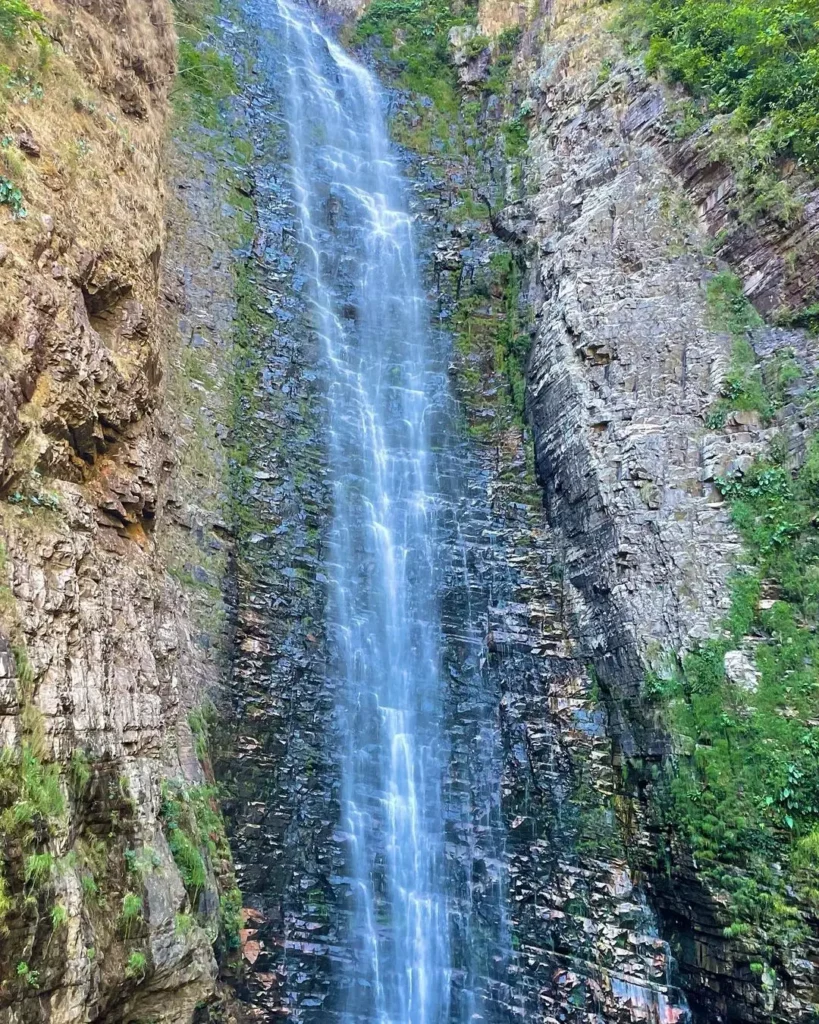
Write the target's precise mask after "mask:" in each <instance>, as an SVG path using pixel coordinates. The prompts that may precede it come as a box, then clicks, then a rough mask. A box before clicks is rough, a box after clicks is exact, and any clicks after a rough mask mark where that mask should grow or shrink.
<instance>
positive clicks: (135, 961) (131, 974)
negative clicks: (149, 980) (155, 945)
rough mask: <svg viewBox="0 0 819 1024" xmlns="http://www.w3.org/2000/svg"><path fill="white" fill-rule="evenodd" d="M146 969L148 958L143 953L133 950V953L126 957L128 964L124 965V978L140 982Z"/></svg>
mask: <svg viewBox="0 0 819 1024" xmlns="http://www.w3.org/2000/svg"><path fill="white" fill-rule="evenodd" d="M147 969H148V958H147V957H146V956H145V954H144V953H140V952H139V951H138V950H134V952H133V953H131V954H130V955H129V956H128V962H127V963H126V964H125V977H126V978H131V979H134V980H136V981H142V979H143V978H144V977H145V973H146V971H147Z"/></svg>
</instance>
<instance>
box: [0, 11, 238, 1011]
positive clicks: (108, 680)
mask: <svg viewBox="0 0 819 1024" xmlns="http://www.w3.org/2000/svg"><path fill="white" fill-rule="evenodd" d="M45 14H46V19H47V20H46V22H45V25H44V30H45V32H46V34H47V36H48V37H50V39H51V40H52V44H51V56H50V61H49V63H48V64H47V65H46V64H38V63H37V59H36V54H37V49H36V47H35V46H34V45H33V43H31V42H30V41H29V40H27V39H25V38H24V39H23V40H21V41H20V43H18V44H17V45H16V46H15V48H14V50H13V52H12V54H11V59H13V60H14V61H17V62H19V64H20V66H21V68H22V69H23V70H22V71H21V72H20V81H21V82H22V83H24V84H22V85H21V86H20V87H19V89H18V91H17V93H16V95H15V96H14V97H13V98H12V101H11V102H10V103H9V106H8V108H7V109H6V110H5V112H4V118H5V121H6V124H7V127H13V128H15V129H20V130H22V131H23V134H22V135H21V136H20V140H21V141H20V143H19V146H20V150H21V152H22V154H23V156H22V157H21V158H19V160H18V162H17V163H15V165H14V166H15V168H16V176H17V178H18V180H19V181H20V183H21V185H22V188H23V193H24V201H25V205H26V207H27V214H28V216H27V218H26V219H19V220H13V219H12V217H11V215H10V212H9V210H8V208H7V207H3V208H2V209H0V218H2V234H3V247H2V261H1V262H2V266H1V267H0V278H2V282H3V287H2V295H0V324H2V331H3V340H4V346H3V354H2V380H1V382H0V387H2V393H3V402H2V423H0V428H1V429H2V437H3V447H2V450H1V451H0V480H2V486H3V497H4V499H5V500H4V501H3V503H2V507H1V509H0V516H1V517H2V531H3V543H4V548H5V551H4V553H5V560H4V570H3V572H4V580H3V582H4V588H3V593H4V598H3V602H2V612H1V613H0V614H1V615H2V620H1V621H2V634H3V640H2V650H3V652H4V654H3V657H2V658H0V666H2V667H1V668H0V674H1V675H2V678H1V679H0V714H2V718H0V730H2V742H3V745H4V747H8V748H11V749H12V750H14V751H16V754H15V755H14V756H13V758H12V762H11V763H4V767H3V772H4V790H3V793H4V796H3V799H4V800H6V798H7V796H8V794H9V792H11V790H10V789H9V787H10V786H11V785H12V781H10V780H13V777H14V775H15V772H16V771H17V768H16V767H15V764H14V758H15V757H19V754H20V750H21V748H22V747H25V748H26V749H28V750H29V751H31V752H32V753H33V754H35V755H36V756H37V757H38V758H39V759H40V761H42V763H44V764H46V765H48V764H52V763H56V764H58V765H60V766H61V767H62V774H61V781H60V789H61V790H62V796H63V800H64V802H65V808H64V810H63V811H61V812H60V813H57V814H55V815H54V817H53V820H51V821H50V822H48V823H47V824H44V823H43V822H42V821H41V822H40V823H39V824H38V830H39V831H38V833H37V835H36V836H35V839H34V846H31V845H30V842H31V841H30V840H26V841H23V840H19V842H18V839H16V838H12V839H10V840H9V841H8V843H7V845H6V847H5V849H4V851H3V860H2V875H3V877H4V879H5V884H6V892H7V895H9V896H10V897H11V899H12V900H13V906H12V907H11V909H10V910H9V911H8V913H7V914H6V921H5V925H6V927H7V928H8V933H7V934H5V935H4V936H3V939H2V949H1V950H0V978H2V987H0V1020H3V1021H4V1022H5V1021H8V1022H12V1021H13V1022H22V1021H31V1022H35V1021H40V1020H46V1019H48V1020H49V1021H51V1022H53V1024H59V1022H64V1021H65V1022H67V1021H76V1020H80V1019H82V1020H89V1021H90V1020H106V1021H111V1022H116V1021H120V1020H122V1021H124V1020H133V1019H151V1020H157V1021H174V1022H179V1021H185V1020H191V1019H193V1016H194V1013H195V1011H196V1008H197V1007H203V1006H205V1005H206V1004H207V1003H209V1002H210V1001H212V1000H213V998H214V994H215V981H216V973H217V965H216V960H215V958H214V953H213V949H212V941H213V938H214V936H215V934H216V932H217V931H218V927H219V924H218V919H219V909H218V901H219V895H218V888H217V884H216V878H215V876H219V877H220V878H221V880H222V882H224V883H225V884H229V881H230V878H231V877H232V868H231V865H230V864H229V863H227V862H219V861H214V862H213V863H212V864H211V865H210V869H209V873H208V879H207V882H206V885H205V892H204V894H203V895H202V896H201V897H200V898H199V899H198V902H199V906H200V910H201V911H202V913H201V916H200V918H199V923H198V924H195V925H193V926H192V927H190V928H185V929H184V930H180V928H179V923H178V919H177V918H178V915H180V914H183V912H187V911H189V910H190V909H191V906H190V899H189V896H188V895H187V894H186V891H185V888H184V885H183V880H182V878H181V876H180V872H179V869H178V867H177V864H176V861H175V859H174V857H173V855H172V853H171V850H170V847H169V845H168V840H167V837H166V830H165V828H164V827H163V824H162V821H161V803H162V793H161V786H160V784H161V781H162V780H163V779H165V778H172V779H178V780H180V781H181V782H182V783H183V784H184V785H187V786H191V785H196V784H199V783H203V782H204V781H205V775H204V772H203V767H202V765H201V763H200V760H199V757H198V756H197V751H196V745H195V742H194V738H193V737H192V735H191V730H190V727H189V725H188V720H187V716H188V712H189V711H190V710H191V709H192V708H193V707H195V706H196V705H197V704H198V703H199V701H200V700H201V699H202V696H203V695H204V693H205V692H206V690H207V688H208V686H209V685H210V684H211V683H212V682H213V679H214V678H215V668H214V661H213V655H212V654H211V653H209V652H208V650H207V649H206V647H205V645H204V644H203V642H202V640H203V637H202V632H201V627H200V625H199V624H198V622H195V621H194V619H193V617H192V615H191V612H190V602H189V599H188V597H187V596H186V594H185V593H184V592H183V590H182V588H181V587H180V585H179V584H178V583H177V582H176V581H175V580H174V579H173V578H172V577H171V576H170V575H169V574H168V572H167V563H166V560H165V558H164V556H163V553H162V543H161V542H162V541H163V540H164V538H165V535H166V530H167V526H168V518H167V507H168V499H169V496H173V497H174V498H175V499H176V500H180V498H181V497H182V495H181V494H180V490H179V481H178V477H177V476H176V475H175V474H174V470H173V466H174V462H175V454H174V450H173V445H172V443H171V440H170V437H169V434H168V432H167V420H166V414H165V409H164V400H165V385H164V380H163V376H164V369H165V366H164V364H165V360H166V354H167V347H166V346H167V331H166V327H165V313H164V312H163V310H162V294H161V293H162V290H163V287H162V274H161V260H162V254H163V250H164V248H165V244H166V239H165V228H164V213H165V211H164V186H163V173H164V169H163V166H162V153H163V145H164V137H165V132H166V119H167V113H168V93H169V88H170V85H171V82H172V79H173V75H174V60H175V58H174V51H175V37H174V33H173V28H172V15H171V10H170V6H169V5H167V4H165V3H164V2H162V0H151V2H149V3H142V2H137V3H134V2H130V0H122V2H119V3H117V4H114V5H111V4H94V3H91V4H82V5H74V4H69V5H64V4H61V5H59V6H58V7H54V6H53V5H45ZM20 161H22V163H20ZM165 290H166V291H167V288H166V289H165ZM5 584H7V587H6V586H5ZM211 639H212V640H214V639H218V637H212V638H211ZM10 651H13V656H11V654H10V653H9V652H10ZM77 766H80V767H77ZM83 766H84V767H83ZM86 773H87V779H86ZM8 813H9V814H13V813H14V811H13V810H12V811H10V812H8ZM4 825H5V822H4ZM8 835H10V836H15V835H16V833H14V832H13V830H12V831H10V832H8ZM20 844H22V845H20ZM35 850H36V852H37V854H38V855H41V856H42V857H46V858H49V857H50V858H51V859H52V860H51V863H52V866H51V867H50V868H49V869H48V871H47V873H46V875H45V876H44V877H43V878H42V879H41V880H40V881H39V882H37V883H36V884H35V883H34V882H33V881H32V879H31V876H30V867H29V866H26V868H25V869H24V867H23V861H24V858H26V857H29V856H30V855H31V853H32V852H33V851H35ZM26 865H28V861H26ZM214 873H215V874H214ZM127 894H131V896H132V897H133V900H132V904H131V906H132V909H133V910H134V913H133V914H132V915H131V916H130V917H127V915H126V911H125V904H124V900H125V898H126V895H127ZM134 901H137V902H134ZM55 907H56V908H60V907H62V908H64V910H65V912H66V913H67V921H66V923H64V924H63V923H61V922H60V918H59V916H56V917H55V916H54V914H55V910H54V908H55ZM56 913H57V914H58V915H59V910H58V911H57V912H56ZM209 932H210V933H209ZM21 965H22V966H21ZM200 1012H201V1010H200Z"/></svg>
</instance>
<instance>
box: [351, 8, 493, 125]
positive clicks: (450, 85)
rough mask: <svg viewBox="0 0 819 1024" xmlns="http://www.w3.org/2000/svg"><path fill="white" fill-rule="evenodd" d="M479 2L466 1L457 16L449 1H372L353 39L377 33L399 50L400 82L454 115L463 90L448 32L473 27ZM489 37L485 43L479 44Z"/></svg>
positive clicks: (387, 44) (444, 111) (482, 45)
mask: <svg viewBox="0 0 819 1024" xmlns="http://www.w3.org/2000/svg"><path fill="white" fill-rule="evenodd" d="M476 14H477V4H475V3H472V4H465V5H463V9H462V13H461V14H454V13H453V10H452V5H451V4H449V3H447V2H446V0H373V2H372V3H371V4H370V6H369V8H368V9H367V12H366V14H365V15H364V17H363V18H362V19H361V21H360V22H359V24H358V29H357V31H356V35H355V38H354V42H358V43H361V42H364V41H366V40H368V39H371V38H373V37H375V36H377V37H379V38H380V40H381V42H382V43H383V44H384V45H385V46H388V47H396V48H397V54H396V56H397V60H398V61H399V63H400V66H401V73H400V76H399V81H400V83H401V85H402V86H403V87H404V88H405V89H408V90H409V91H410V92H414V93H417V94H419V95H421V96H427V97H429V99H431V100H432V101H433V103H434V104H435V107H436V109H437V110H438V111H439V112H440V113H443V114H447V115H449V116H450V117H454V116H455V115H456V114H457V111H458V104H459V94H458V83H457V76H456V73H455V68H454V67H453V65H452V63H451V61H450V58H449V30H450V29H451V28H453V27H454V26H456V25H473V24H474V23H475V19H476ZM486 43H487V40H485V39H483V40H482V41H481V48H484V47H485V46H486Z"/></svg>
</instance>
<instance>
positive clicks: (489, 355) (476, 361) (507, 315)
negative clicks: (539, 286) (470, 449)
mask: <svg viewBox="0 0 819 1024" xmlns="http://www.w3.org/2000/svg"><path fill="white" fill-rule="evenodd" d="M520 281H521V272H520V268H519V267H518V265H517V263H516V262H515V259H514V257H513V256H512V255H511V253H508V252H502V253H497V254H495V255H494V256H493V257H492V259H491V261H490V263H489V266H488V268H487V276H486V278H485V280H480V281H477V282H475V284H474V287H473V289H472V293H471V294H470V295H468V296H465V297H463V298H462V299H461V300H460V302H459V303H458V309H457V312H456V315H455V329H456V340H455V344H456V348H457V349H458V351H459V352H460V353H461V354H462V355H463V356H464V357H466V358H467V360H469V361H471V362H472V363H473V365H472V366H470V365H469V364H468V363H467V365H465V366H464V369H463V375H464V379H465V381H466V383H467V384H468V385H469V386H470V389H471V387H472V386H473V385H474V387H475V390H476V398H477V405H478V407H483V406H484V405H485V404H486V400H485V396H483V395H479V394H478V393H477V390H478V385H479V378H480V376H481V374H487V373H489V374H491V375H495V376H498V377H500V378H501V379H502V380H503V381H504V384H505V387H503V388H502V390H500V391H499V393H498V396H497V402H496V404H499V405H500V406H501V409H503V410H504V411H505V412H506V417H505V418H507V419H509V420H510V421H511V422H514V423H515V424H516V425H517V426H520V427H522V426H523V416H524V398H525V391H526V383H525V375H524V371H525V364H526V358H527V356H528V353H529V334H528V332H527V331H525V330H524V325H523V324H522V323H521V316H520V308H519V306H520V302H519V300H520ZM476 374H477V376H476ZM467 402H468V403H469V398H468V397H467ZM501 409H499V411H501ZM490 422H491V421H486V425H487V427H488V426H489V424H490ZM474 426H475V427H476V429H477V432H478V433H480V432H481V431H480V425H479V424H474Z"/></svg>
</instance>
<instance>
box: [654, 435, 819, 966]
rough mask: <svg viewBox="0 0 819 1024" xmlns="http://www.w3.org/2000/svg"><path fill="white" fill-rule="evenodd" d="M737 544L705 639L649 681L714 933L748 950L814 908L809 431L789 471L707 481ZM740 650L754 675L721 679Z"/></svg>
mask: <svg viewBox="0 0 819 1024" xmlns="http://www.w3.org/2000/svg"><path fill="white" fill-rule="evenodd" d="M720 489H721V490H722V492H723V494H724V495H725V497H726V498H727V499H728V500H729V501H730V502H731V510H732V516H733V519H734V522H735V523H736V525H737V527H738V529H739V531H740V534H741V535H742V538H743V541H744V543H745V556H744V558H745V560H747V561H748V562H749V563H750V564H751V568H750V570H749V571H748V572H746V573H744V574H742V575H740V576H737V577H736V579H735V580H734V583H733V589H732V604H731V610H730V612H729V614H728V616H727V618H726V620H725V622H724V624H723V629H722V631H721V633H720V635H719V636H718V637H716V638H715V639H713V640H710V641H708V642H706V643H704V644H702V645H701V646H700V647H699V648H698V649H697V650H695V651H694V652H692V653H691V654H689V655H687V656H686V657H685V658H684V659H683V661H682V663H681V665H679V666H678V667H676V668H675V669H674V670H672V671H669V672H666V673H663V676H664V678H660V677H654V678H653V679H652V680H651V688H650V693H651V694H652V695H653V697H654V698H655V699H662V700H664V701H665V702H666V703H667V707H668V712H669V719H670V722H671V724H672V727H673V730H674V732H675V734H676V735H677V738H678V746H679V748H680V750H681V751H682V754H681V756H680V763H679V771H678V772H677V774H676V777H675V778H674V780H673V782H672V784H671V798H672V816H673V820H675V821H677V822H682V823H683V825H684V827H685V828H686V830H687V832H688V835H689V838H690V841H691V844H692V848H693V851H694V853H695V855H696V858H697V862H698V864H699V865H700V868H701V870H702V871H703V872H704V874H705V875H706V876H707V877H709V878H710V879H711V880H712V881H713V882H714V883H715V884H717V885H718V886H719V887H720V888H722V889H723V890H724V891H725V892H726V893H727V894H728V896H729V899H730V904H729V905H730V910H731V914H732V921H731V923H730V925H729V926H728V930H727V934H731V935H733V936H735V937H736V936H742V935H750V934H751V926H753V927H754V929H755V931H754V935H755V937H756V939H757V941H760V942H761V943H762V946H763V948H762V949H760V950H759V952H760V953H764V955H766V956H769V955H770V954H771V947H775V946H776V945H777V944H788V943H792V942H793V941H795V940H796V939H798V938H799V936H800V934H801V931H802V927H803V925H802V917H803V913H802V911H801V910H799V909H798V904H799V903H802V904H803V906H804V907H805V908H807V909H808V910H810V911H811V912H816V910H817V909H819V859H817V858H816V856H815V855H814V854H815V852H816V851H817V850H819V727H818V726H819V687H817V683H816V680H817V666H818V665H819V638H817V633H816V630H815V624H816V621H817V617H818V616H819V531H817V527H816V522H817V517H819V437H817V438H815V439H814V440H813V441H812V442H811V445H810V447H809V450H808V453H807V458H806V459H805V462H804V464H803V465H802V467H801V468H800V469H799V470H798V472H796V473H792V472H790V471H789V470H788V469H787V468H786V467H785V466H783V465H780V464H776V463H774V462H770V461H768V462H759V463H757V464H755V465H754V466H753V467H751V469H749V470H748V471H747V472H746V473H745V474H744V475H743V476H737V477H735V478H731V479H725V480H721V481H720ZM749 647H750V648H752V653H751V652H750V651H749V654H748V657H749V663H752V664H754V665H755V671H756V676H755V677H753V676H751V677H750V678H749V677H748V675H747V673H746V674H745V676H744V677H743V678H741V679H737V678H736V673H735V677H734V679H731V678H729V676H728V674H727V673H726V664H725V657H726V654H728V653H729V652H734V651H738V650H740V649H744V650H748V648H749Z"/></svg>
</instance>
